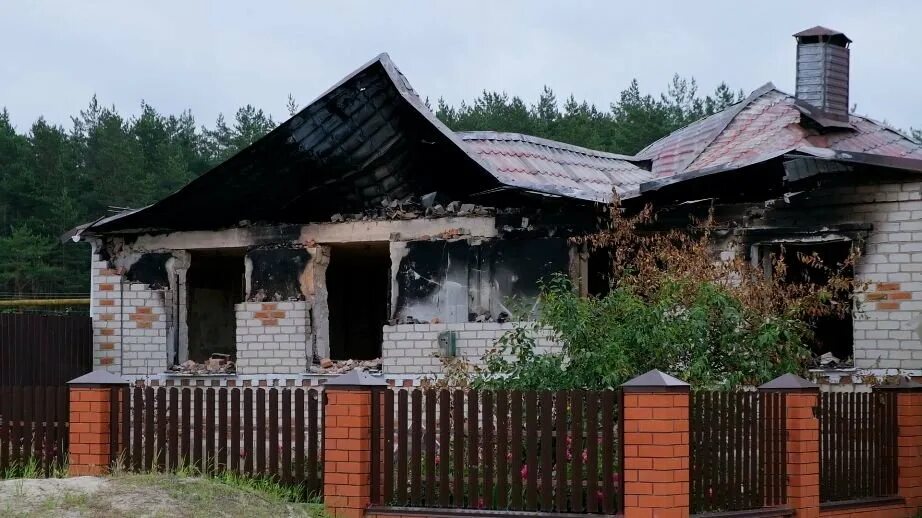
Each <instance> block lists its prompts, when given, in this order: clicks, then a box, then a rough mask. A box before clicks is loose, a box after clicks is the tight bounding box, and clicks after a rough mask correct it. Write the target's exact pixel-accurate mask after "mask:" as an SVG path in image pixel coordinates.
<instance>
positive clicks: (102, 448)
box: [67, 371, 128, 477]
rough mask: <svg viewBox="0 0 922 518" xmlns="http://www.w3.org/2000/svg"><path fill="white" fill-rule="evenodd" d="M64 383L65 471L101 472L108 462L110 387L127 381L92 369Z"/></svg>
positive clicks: (84, 473)
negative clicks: (66, 393)
mask: <svg viewBox="0 0 922 518" xmlns="http://www.w3.org/2000/svg"><path fill="white" fill-rule="evenodd" d="M67 384H68V385H69V386H70V390H69V399H70V411H69V414H70V415H69V416H68V421H69V423H70V424H69V425H68V426H69V432H68V442H69V444H68V459H67V460H68V468H67V471H68V474H70V476H73V477H76V476H82V475H105V474H106V473H108V472H109V466H110V464H111V463H112V457H111V452H110V451H109V439H110V437H109V426H110V423H111V422H112V416H111V415H110V405H109V401H110V395H111V393H112V387H116V386H123V385H127V384H128V382H127V381H125V380H123V379H122V378H120V377H118V376H116V375H115V374H112V373H110V372H107V371H93V372H91V373H89V374H85V375H83V376H80V377H79V378H76V379H73V380H70V381H69V382H67Z"/></svg>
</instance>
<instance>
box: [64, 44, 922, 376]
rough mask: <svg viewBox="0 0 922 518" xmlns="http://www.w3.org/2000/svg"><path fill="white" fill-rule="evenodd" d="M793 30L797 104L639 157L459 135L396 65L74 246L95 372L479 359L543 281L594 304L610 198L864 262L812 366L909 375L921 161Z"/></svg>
mask: <svg viewBox="0 0 922 518" xmlns="http://www.w3.org/2000/svg"><path fill="white" fill-rule="evenodd" d="M795 37H796V38H797V87H796V93H795V95H789V94H786V93H783V92H781V91H779V90H777V89H776V88H775V87H774V86H773V85H772V84H771V83H769V84H767V85H765V86H763V87H762V88H759V89H757V90H756V91H754V92H753V93H752V94H751V95H749V96H748V97H747V98H746V99H745V100H743V101H742V102H740V103H738V104H736V105H734V106H732V107H730V108H728V109H727V110H725V111H723V112H720V113H717V114H715V115H712V116H710V117H707V118H705V119H703V120H700V121H698V122H695V123H693V124H691V125H689V126H687V127H685V128H682V129H679V130H677V131H675V132H673V133H672V134H670V135H668V136H666V137H664V138H662V139H660V140H659V141H657V142H654V143H652V144H651V145H650V146H648V147H647V148H646V149H644V150H643V151H641V152H640V153H638V154H637V155H636V156H623V155H616V154H611V153H605V152H600V151H594V150H590V149H585V148H580V147H577V146H572V145H569V144H564V143H560V142H553V141H549V140H545V139H541V138H536V137H531V136H527V135H520V134H508V133H497V132H487V131H483V132H467V133H456V132H452V131H451V130H449V129H448V128H447V127H445V126H444V125H443V124H442V123H441V122H439V121H438V120H437V119H436V118H435V117H434V115H433V114H432V113H431V112H430V111H429V109H428V108H427V107H426V105H425V104H424V102H423V101H422V100H421V99H420V97H419V96H418V95H417V94H416V92H415V91H414V90H413V89H412V87H411V86H410V85H409V83H408V82H407V80H406V78H405V77H404V76H403V75H402V74H401V73H400V72H399V70H398V69H397V68H396V67H395V66H394V64H393V63H392V62H391V60H390V59H389V58H388V57H387V55H381V56H379V57H377V58H376V59H374V60H372V61H371V62H369V63H368V64H366V65H365V66H363V67H361V68H360V69H359V70H357V71H356V72H354V73H353V74H351V75H349V76H348V77H346V78H345V79H343V80H342V81H341V82H340V83H338V84H337V85H335V86H334V87H332V88H331V89H330V90H328V91H327V92H325V93H324V94H322V95H321V96H320V97H319V98H317V100H315V101H314V102H312V103H311V104H310V105H309V106H307V107H306V108H305V109H303V110H302V111H301V112H300V113H298V114H296V115H294V116H293V117H292V118H291V119H289V120H287V121H285V122H284V123H282V124H281V125H280V126H279V127H278V128H276V129H275V130H273V131H272V132H271V133H269V134H268V135H266V136H265V137H263V138H262V139H260V140H258V141H257V142H255V143H254V144H252V145H251V146H249V147H248V148H246V149H244V150H243V151H241V152H240V153H238V154H237V155H235V156H234V157H232V158H230V159H229V160H227V161H226V162H224V163H222V164H220V165H218V166H217V167H215V168H214V169H212V170H211V171H209V172H207V173H205V174H204V175H202V176H201V177H199V178H197V179H196V180H194V181H192V182H191V183H189V184H188V185H186V186H185V187H183V188H182V189H180V190H179V191H177V192H176V193H174V194H172V195H170V196H169V197H167V198H165V199H163V200H160V201H159V202H157V203H155V204H153V205H151V206H148V207H145V208H142V209H138V210H133V211H127V212H124V213H121V214H118V215H116V216H112V217H108V218H103V219H100V220H98V221H95V222H93V223H91V224H88V225H85V226H83V227H81V228H79V229H77V230H76V231H75V234H74V239H80V240H87V241H89V242H91V243H92V245H93V263H92V267H93V268H92V299H93V302H92V312H93V316H94V322H95V323H94V327H95V331H94V333H95V337H94V343H95V354H94V362H95V364H96V365H97V366H98V368H105V369H108V370H110V371H113V372H116V373H120V374H123V375H126V376H135V377H147V378H157V379H159V378H162V377H166V378H167V379H170V377H171V376H173V375H174V374H170V369H171V367H173V366H175V365H181V364H184V363H187V362H189V361H190V360H191V361H193V362H197V363H204V362H206V361H207V360H208V359H209V358H224V357H227V358H232V359H235V360H236V372H235V373H233V374H230V373H227V372H224V368H223V367H222V366H221V365H222V362H221V361H220V360H212V364H213V365H212V368H210V369H209V368H204V369H203V373H207V374H212V375H214V374H217V375H223V376H227V377H232V376H236V377H243V378H244V379H246V377H257V378H260V379H262V378H278V379H280V378H285V379H288V380H290V379H297V378H299V377H300V378H304V377H307V376H310V375H311V373H312V372H314V373H316V372H317V371H320V370H322V368H318V367H317V366H318V365H319V362H320V361H321V360H325V359H327V358H332V359H333V360H356V361H361V360H372V359H376V358H381V362H382V364H383V370H384V371H385V373H386V374H387V375H389V376H393V377H397V378H399V377H410V378H412V377H414V376H417V375H420V374H426V373H432V372H437V371H438V369H439V367H438V359H437V358H435V357H434V355H435V353H439V352H441V353H443V354H456V355H460V356H465V357H467V358H470V359H476V358H478V357H479V356H480V355H482V354H483V352H484V351H485V350H486V349H488V348H489V347H491V345H492V343H493V342H494V340H495V339H496V338H498V337H499V336H501V335H502V334H503V333H504V332H505V331H506V330H508V329H509V327H510V325H511V324H510V323H509V321H510V320H512V319H514V318H517V317H520V316H521V315H522V314H525V315H526V316H527V313H528V311H529V310H530V309H531V308H532V306H533V304H534V303H535V301H536V296H537V290H538V287H537V286H538V281H539V280H540V279H543V278H547V277H548V276H549V275H552V274H554V273H563V274H567V275H570V276H571V277H572V278H573V279H574V280H575V281H577V282H576V284H577V286H579V289H580V290H581V291H582V292H583V293H588V292H589V291H590V289H591V287H590V286H589V279H590V277H591V275H590V273H591V272H590V270H591V268H592V265H591V264H590V261H589V259H588V256H587V254H586V253H585V250H582V249H579V248H577V247H575V246H573V245H571V244H569V242H568V240H567V238H568V237H570V236H572V235H575V234H579V233H581V232H585V231H587V230H590V229H592V228H593V227H594V225H595V224H596V221H597V214H598V210H599V207H600V206H601V205H603V204H605V203H607V202H608V201H609V200H610V198H611V193H612V191H614V192H616V193H617V194H618V195H619V196H620V198H621V199H622V200H624V203H625V206H626V207H627V208H628V209H630V208H632V207H637V206H640V205H642V204H644V203H648V202H650V203H653V204H654V206H655V207H656V208H657V210H658V211H659V213H660V221H661V222H667V223H670V224H675V225H683V226H684V225H687V223H688V218H689V215H696V214H697V215H700V214H703V212H704V211H707V210H708V209H709V208H710V207H711V206H714V207H716V214H717V219H718V222H719V224H720V226H721V229H722V232H723V237H724V239H725V243H726V247H725V250H722V254H724V255H725V256H726V255H727V254H743V255H744V256H746V257H748V258H750V259H751V260H752V261H754V262H758V261H764V260H765V257H767V256H768V255H769V254H771V253H780V252H781V251H782V250H785V251H792V252H791V253H795V252H796V251H804V252H808V253H812V252H813V251H819V252H821V253H822V254H824V256H829V257H833V258H834V257H837V256H839V255H841V254H843V253H847V251H848V250H849V249H850V247H851V246H852V245H853V244H857V245H859V246H861V247H862V249H863V251H864V256H863V257H862V260H861V262H860V264H859V265H858V266H857V268H856V272H855V274H856V275H857V276H858V277H859V278H860V279H862V280H864V281H866V282H867V283H869V284H868V288H867V290H866V292H865V293H862V294H859V298H860V299H861V300H862V301H863V302H864V303H863V304H862V308H861V309H862V310H861V312H860V316H856V317H855V318H853V319H845V320H842V321H836V322H829V323H825V324H823V326H821V327H822V330H821V332H818V333H817V336H818V345H817V348H818V349H817V354H822V353H826V352H828V353H831V355H832V356H835V357H837V358H839V359H840V360H841V362H840V363H842V365H836V367H845V370H842V369H841V368H840V369H838V370H836V371H834V372H835V373H836V374H835V375H836V376H839V375H841V374H842V373H845V374H847V375H854V374H861V373H867V372H881V371H884V372H898V371H900V372H908V373H915V374H918V373H919V371H920V369H922V342H920V339H919V338H920V334H919V330H918V329H917V327H918V326H919V325H920V314H922V298H920V297H922V176H920V173H922V145H920V144H919V143H916V142H914V141H912V140H911V139H910V138H908V137H906V136H904V135H902V134H900V133H899V132H897V131H895V130H893V129H891V128H889V127H887V126H885V125H884V124H881V123H878V122H875V121H873V120H871V119H868V118H866V117H861V116H856V115H853V114H849V112H848V106H849V99H848V65H849V48H848V46H849V43H850V40H849V39H848V38H847V37H845V35H844V34H841V33H838V32H836V31H831V30H828V29H824V28H821V27H817V28H814V29H810V30H808V31H804V32H801V33H798V34H796V35H795ZM785 253H788V252H785ZM542 346H543V347H546V348H547V349H552V348H554V347H557V345H556V344H554V343H553V342H551V341H549V340H548V339H547V338H543V339H542ZM222 355H226V356H222ZM852 360H853V363H852ZM855 369H857V370H855Z"/></svg>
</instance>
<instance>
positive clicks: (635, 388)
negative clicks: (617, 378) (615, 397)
mask: <svg viewBox="0 0 922 518" xmlns="http://www.w3.org/2000/svg"><path fill="white" fill-rule="evenodd" d="M621 389H622V390H624V391H625V392H688V391H689V390H691V385H689V384H688V383H685V382H684V381H682V380H680V379H679V378H676V377H673V376H670V375H668V374H666V373H665V372H662V371H660V370H657V369H653V370H651V371H647V372H645V373H643V374H641V375H640V376H637V377H636V378H633V379H631V380H629V381H627V382H625V383H623V384H622V385H621Z"/></svg>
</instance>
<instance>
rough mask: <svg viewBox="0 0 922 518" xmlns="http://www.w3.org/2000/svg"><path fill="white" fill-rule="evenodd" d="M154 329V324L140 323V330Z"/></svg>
mask: <svg viewBox="0 0 922 518" xmlns="http://www.w3.org/2000/svg"><path fill="white" fill-rule="evenodd" d="M153 327H154V324H153V322H138V329H151V328H153Z"/></svg>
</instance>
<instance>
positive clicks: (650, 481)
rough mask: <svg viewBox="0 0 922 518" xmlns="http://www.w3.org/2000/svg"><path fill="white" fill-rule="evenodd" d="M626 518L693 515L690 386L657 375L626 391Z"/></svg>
mask: <svg viewBox="0 0 922 518" xmlns="http://www.w3.org/2000/svg"><path fill="white" fill-rule="evenodd" d="M621 388H622V390H623V392H624V405H623V409H622V411H623V412H624V432H623V437H624V445H623V448H624V516H625V518H634V517H662V518H667V517H670V518H671V517H687V516H688V514H689V482H688V479H689V428H688V424H689V411H688V405H689V389H690V387H689V385H688V383H685V382H684V381H681V380H678V379H676V378H673V377H672V376H669V375H668V374H664V373H662V372H660V371H658V370H652V371H650V372H647V373H646V374H642V375H640V376H638V377H636V378H634V379H632V380H630V381H628V382H627V383H625V384H624V385H621Z"/></svg>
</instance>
